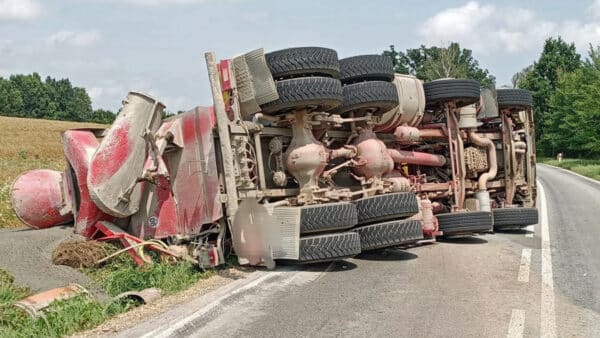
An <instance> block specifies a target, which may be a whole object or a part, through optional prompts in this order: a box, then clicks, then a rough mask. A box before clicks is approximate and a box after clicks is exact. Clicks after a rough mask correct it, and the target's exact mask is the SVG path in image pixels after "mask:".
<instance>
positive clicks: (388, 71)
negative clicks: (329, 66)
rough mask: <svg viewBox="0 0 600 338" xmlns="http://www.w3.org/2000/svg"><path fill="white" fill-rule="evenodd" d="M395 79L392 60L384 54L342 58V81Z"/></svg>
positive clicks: (344, 82)
mask: <svg viewBox="0 0 600 338" xmlns="http://www.w3.org/2000/svg"><path fill="white" fill-rule="evenodd" d="M393 79H394V65H393V64H392V60H391V59H390V58H389V57H387V56H384V55H358V56H352V57H349V58H345V59H341V60H340V81H342V83H343V84H349V83H354V82H360V81H387V82H390V81H392V80H393Z"/></svg>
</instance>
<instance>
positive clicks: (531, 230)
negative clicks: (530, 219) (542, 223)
mask: <svg viewBox="0 0 600 338" xmlns="http://www.w3.org/2000/svg"><path fill="white" fill-rule="evenodd" d="M525 231H527V233H526V234H525V237H529V238H533V235H534V234H535V226H534V225H528V226H526V227H525Z"/></svg>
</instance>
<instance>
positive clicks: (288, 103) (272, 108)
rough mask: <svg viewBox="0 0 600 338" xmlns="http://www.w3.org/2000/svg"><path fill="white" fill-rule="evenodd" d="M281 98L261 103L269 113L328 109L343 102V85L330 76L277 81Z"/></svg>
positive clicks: (263, 108)
mask: <svg viewBox="0 0 600 338" xmlns="http://www.w3.org/2000/svg"><path fill="white" fill-rule="evenodd" d="M275 86H276V87H277V93H278V94H279V99H277V100H275V101H271V102H269V103H265V104H263V105H261V109H262V111H263V112H265V113H268V114H276V113H284V112H286V111H289V110H292V109H300V108H312V109H320V110H322V111H328V110H331V109H333V108H336V107H338V106H339V105H340V104H341V103H342V85H341V83H340V81H339V80H336V79H332V78H328V77H318V76H315V77H300V78H295V79H288V80H282V81H277V82H275Z"/></svg>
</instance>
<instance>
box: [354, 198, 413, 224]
mask: <svg viewBox="0 0 600 338" xmlns="http://www.w3.org/2000/svg"><path fill="white" fill-rule="evenodd" d="M355 203H356V211H358V224H369V223H373V222H380V221H386V220H390V219H394V218H403V217H409V216H412V215H414V214H416V213H418V212H419V201H418V200H417V195H415V194H414V193H412V192H397V193H392V194H384V195H377V196H371V197H366V198H361V199H359V200H357V201H356V202H355Z"/></svg>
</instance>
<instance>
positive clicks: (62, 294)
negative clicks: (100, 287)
mask: <svg viewBox="0 0 600 338" xmlns="http://www.w3.org/2000/svg"><path fill="white" fill-rule="evenodd" d="M82 293H87V290H86V289H85V288H84V287H83V286H81V285H79V284H69V285H67V286H65V287H62V288H56V289H52V290H48V291H44V292H40V293H38V294H35V295H33V296H29V297H27V298H25V299H22V300H20V301H18V302H16V303H15V306H16V307H18V308H20V309H23V310H24V311H25V312H27V314H29V315H30V316H32V317H35V316H39V315H41V314H42V312H41V311H42V310H43V309H45V308H47V307H48V306H49V305H50V304H51V303H52V302H54V301H56V300H64V299H69V298H73V297H75V296H77V295H80V294H82Z"/></svg>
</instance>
